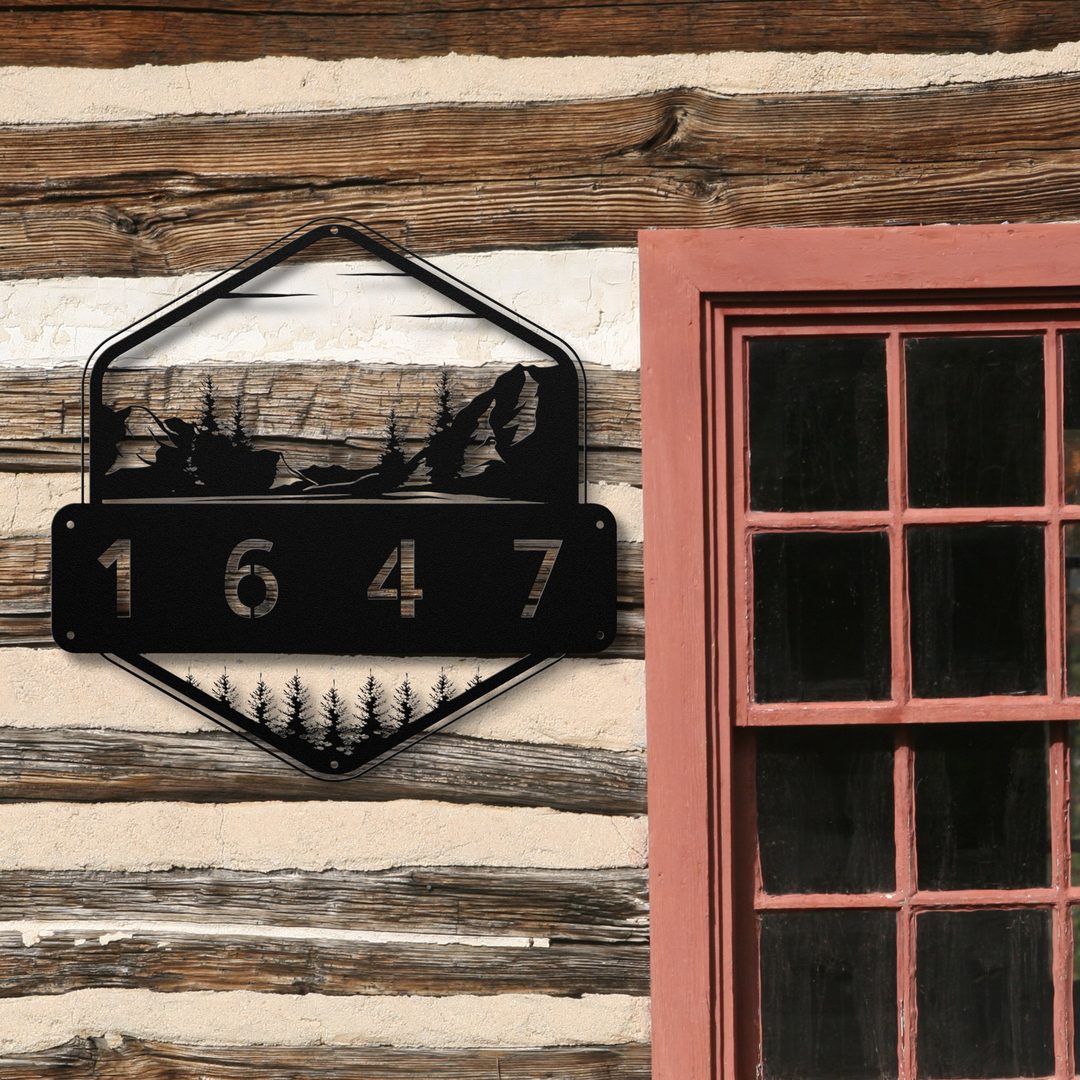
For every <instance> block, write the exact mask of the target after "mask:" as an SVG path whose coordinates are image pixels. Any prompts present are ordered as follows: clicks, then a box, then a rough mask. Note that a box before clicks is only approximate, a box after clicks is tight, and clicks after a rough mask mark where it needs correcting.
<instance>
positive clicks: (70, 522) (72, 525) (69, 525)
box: [67, 521, 75, 529]
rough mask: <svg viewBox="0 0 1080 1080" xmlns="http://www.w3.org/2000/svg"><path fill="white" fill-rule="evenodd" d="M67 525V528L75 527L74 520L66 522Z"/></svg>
mask: <svg viewBox="0 0 1080 1080" xmlns="http://www.w3.org/2000/svg"><path fill="white" fill-rule="evenodd" d="M67 527H68V528H69V529H74V528H75V522H74V521H69V522H68V523H67Z"/></svg>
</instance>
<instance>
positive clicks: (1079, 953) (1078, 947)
mask: <svg viewBox="0 0 1080 1080" xmlns="http://www.w3.org/2000/svg"><path fill="white" fill-rule="evenodd" d="M1072 926H1073V962H1072V972H1073V983H1072V1003H1073V1061H1074V1063H1075V1062H1078V1061H1080V1023H1078V1022H1077V1021H1078V1020H1080V909H1077V908H1072ZM1076 1071H1077V1066H1076V1065H1075V1064H1074V1065H1073V1072H1076Z"/></svg>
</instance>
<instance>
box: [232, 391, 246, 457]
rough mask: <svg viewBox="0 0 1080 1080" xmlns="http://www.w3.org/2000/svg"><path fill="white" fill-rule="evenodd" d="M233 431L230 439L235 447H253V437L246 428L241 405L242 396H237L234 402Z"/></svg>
mask: <svg viewBox="0 0 1080 1080" xmlns="http://www.w3.org/2000/svg"><path fill="white" fill-rule="evenodd" d="M231 423H232V431H231V432H229V438H230V439H231V440H232V444H233V446H251V436H250V435H249V434H248V433H247V428H245V427H244V408H243V406H242V405H241V404H240V395H239V394H237V395H236V400H235V401H234V402H233V410H232V417H231Z"/></svg>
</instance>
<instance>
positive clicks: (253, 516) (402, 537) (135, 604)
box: [52, 219, 617, 779]
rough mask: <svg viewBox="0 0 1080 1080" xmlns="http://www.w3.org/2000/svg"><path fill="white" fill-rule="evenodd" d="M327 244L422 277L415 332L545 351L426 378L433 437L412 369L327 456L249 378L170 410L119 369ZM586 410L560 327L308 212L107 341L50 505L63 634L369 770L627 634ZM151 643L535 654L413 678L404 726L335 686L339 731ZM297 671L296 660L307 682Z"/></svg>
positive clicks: (226, 712)
mask: <svg viewBox="0 0 1080 1080" xmlns="http://www.w3.org/2000/svg"><path fill="white" fill-rule="evenodd" d="M326 241H329V242H331V243H332V244H336V245H339V246H340V245H341V244H346V245H351V246H354V247H355V248H358V249H360V254H361V255H362V256H363V257H365V258H367V259H372V258H374V259H377V260H379V262H378V263H376V264H375V265H376V266H378V267H381V268H380V269H376V270H363V271H357V272H355V273H351V274H348V275H344V276H348V277H353V278H357V279H367V278H370V279H372V280H373V281H378V280H380V279H391V280H390V281H389V283H387V282H386V281H383V283H382V285H381V286H374V285H373V286H372V287H373V288H374V287H382V288H383V289H384V290H385V289H387V288H392V287H393V286H394V285H395V281H405V282H407V283H408V287H409V288H411V289H413V293H411V294H408V295H409V296H412V297H413V299H416V298H417V297H419V298H420V299H421V300H422V298H423V297H424V296H430V297H434V298H435V299H436V300H437V301H438V303H436V304H432V305H431V306H432V307H433V308H435V309H436V310H430V311H405V312H402V313H401V314H400V320H401V325H402V326H412V327H416V326H418V325H419V323H418V322H412V323H408V320H425V321H427V320H433V321H434V322H435V323H439V322H440V321H441V322H443V323H447V322H450V321H454V320H456V321H454V322H453V325H454V326H455V328H460V327H470V326H471V327H478V326H479V325H481V323H487V324H490V325H491V326H493V327H495V328H497V329H498V330H499V331H500V332H502V333H504V334H506V335H509V336H511V337H512V338H513V339H516V341H517V342H518V343H519V344H521V345H522V346H523V347H524V348H525V349H526V350H527V355H526V356H525V358H524V359H522V360H519V361H518V362H515V363H511V364H507V365H504V368H505V369H504V370H498V369H496V370H493V371H492V374H491V377H490V380H489V381H488V382H487V383H486V384H482V385H476V384H475V380H474V385H472V388H471V390H470V392H469V394H467V395H461V394H458V395H457V397H456V398H455V395H454V392H453V387H452V385H451V380H450V378H449V377H448V376H447V375H445V374H444V375H443V376H442V377H441V381H439V382H438V383H437V384H436V385H435V387H434V390H433V396H432V388H431V387H427V388H426V391H425V392H426V393H427V394H428V398H427V406H426V408H427V415H426V418H424V419H423V424H424V425H425V427H424V436H423V439H422V442H421V444H420V445H416V440H415V439H414V444H413V445H411V446H409V445H407V444H406V440H405V439H404V438H403V436H402V431H403V427H404V426H405V422H404V421H403V419H402V418H403V417H408V418H411V419H412V420H413V421H414V424H413V427H414V429H415V426H416V425H415V420H416V417H417V416H418V415H420V416H423V414H424V409H425V405H424V399H423V395H422V393H421V388H419V387H412V386H410V385H409V384H408V379H407V378H406V376H405V375H402V376H401V379H400V387H399V393H398V396H397V398H396V399H395V400H393V401H386V402H385V405H384V411H385V417H384V427H383V431H382V433H381V435H380V436H379V437H378V440H377V445H376V446H375V447H374V448H371V443H372V438H371V434H370V432H368V433H360V432H357V433H356V434H355V437H351V436H347V437H346V438H345V439H343V440H342V442H341V446H340V450H339V453H338V459H337V460H335V461H332V462H328V461H318V460H315V461H311V460H304V459H303V457H302V454H298V453H294V451H293V450H292V449H291V447H290V449H289V450H288V451H287V452H286V451H283V450H282V449H281V448H280V447H281V446H282V441H281V439H278V440H277V441H274V439H273V435H274V433H273V432H272V431H266V430H265V425H253V424H252V421H251V419H250V412H249V408H248V403H247V402H245V401H244V400H243V398H242V395H241V394H240V393H239V392H237V393H236V395H235V397H234V399H233V400H232V401H231V404H228V405H226V403H225V402H223V400H222V395H221V393H220V390H218V389H216V388H215V385H214V382H213V377H212V373H211V372H210V371H209V370H208V371H207V373H206V374H205V376H204V381H203V382H201V383H200V384H199V386H198V388H197V392H196V390H195V389H193V388H191V387H189V388H187V389H186V391H185V392H186V393H187V400H188V401H189V402H191V403H192V404H191V405H190V407H189V408H188V410H187V412H186V413H185V414H183V415H169V414H167V413H163V414H162V415H158V413H157V412H155V411H154V409H153V408H151V404H152V403H151V402H149V401H147V400H146V399H145V392H144V391H142V390H140V387H142V386H144V383H143V382H141V381H140V378H135V379H131V378H130V377H129V378H128V380H127V382H126V383H125V378H124V377H125V374H128V376H130V371H131V370H134V369H132V368H130V367H127V368H126V367H125V363H116V362H118V361H121V360H125V358H127V357H129V356H131V355H133V351H134V350H138V349H139V348H140V347H143V346H145V345H146V343H151V344H153V343H154V342H155V341H161V340H163V338H162V337H161V335H163V334H164V333H165V331H169V333H171V334H174V335H175V334H176V333H180V332H182V325H183V324H184V320H190V319H192V318H194V317H195V316H196V315H197V314H198V313H200V312H202V311H203V310H204V309H207V308H208V307H209V306H210V305H212V304H215V303H221V304H224V305H226V308H225V309H227V307H228V304H229V303H235V302H238V301H239V302H243V303H251V302H259V303H269V304H274V303H278V304H280V303H285V302H291V301H293V300H294V299H295V298H296V297H303V296H306V295H308V294H305V293H286V292H281V293H279V292H261V291H245V290H244V288H243V287H244V286H245V285H247V284H248V283H249V282H251V281H252V280H253V279H255V278H256V277H258V276H260V275H262V274H264V273H266V272H268V271H270V270H272V269H274V268H277V267H280V266H281V264H283V263H284V262H286V261H287V260H290V259H296V258H298V257H303V255H304V253H305V252H308V251H309V249H310V248H312V246H313V245H315V244H319V243H322V242H326ZM338 257H340V255H338ZM410 302H411V301H410ZM440 305H441V306H440ZM225 309H223V310H225ZM469 320H472V322H470V321H469ZM428 325H431V323H429V324H428ZM455 332H457V333H459V332H462V331H460V330H459V329H455ZM422 340H430V339H422ZM144 352H145V349H144ZM209 359H213V358H209ZM417 359H424V357H423V356H422V354H421V355H420V356H418V357H417ZM146 360H147V358H146V357H145V355H144V356H142V361H143V362H144V364H145V362H146ZM151 361H152V358H151ZM137 367H138V365H137V364H136V365H135V368H137ZM143 370H145V368H144V369H143ZM354 370H355V378H356V379H358V380H363V379H364V377H365V371H364V369H363V368H362V367H359V366H357V367H356V368H355V369H354ZM579 373H580V378H579ZM177 377H178V378H179V376H177ZM481 382H482V380H481ZM140 394H142V395H143V396H140ZM286 399H288V398H287V395H286ZM584 404H585V402H584V381H583V370H582V368H581V365H580V361H578V360H577V357H576V356H574V354H573V352H572V350H571V349H570V348H569V346H567V345H566V344H565V343H564V342H562V341H561V340H560V339H559V338H557V337H555V336H554V335H552V334H551V333H549V332H548V331H546V330H544V329H543V328H542V327H540V326H538V325H537V324H535V323H533V322H531V321H530V320H528V319H523V318H522V317H520V316H518V315H516V314H515V313H514V312H512V311H510V310H509V309H507V308H505V307H504V306H502V305H500V304H498V303H497V302H496V301H494V300H492V299H490V298H489V297H487V296H485V295H483V294H482V293H480V292H479V291H477V290H475V289H473V288H471V287H470V286H468V285H466V284H465V283H463V282H461V281H459V280H457V279H455V278H453V277H452V276H451V275H449V274H447V273H446V272H445V271H442V270H440V269H439V268H438V267H435V266H433V265H432V264H430V263H427V262H426V261H425V260H423V259H420V258H418V257H417V256H415V255H413V254H412V253H410V252H408V251H406V250H405V249H404V248H401V247H400V246H398V245H396V244H394V243H393V242H392V241H390V240H388V239H387V238H385V237H382V236H380V235H379V234H377V233H375V232H374V231H373V230H371V229H368V228H366V227H365V226H363V225H361V224H360V223H358V222H353V221H347V220H343V219H338V220H335V221H322V222H313V223H311V224H310V225H309V226H306V227H305V228H303V229H301V230H298V231H297V232H296V233H294V234H291V235H290V236H288V237H285V238H284V239H283V240H282V241H281V242H279V243H278V244H276V245H271V247H270V248H269V249H266V250H264V251H263V252H260V253H258V255H257V256H255V257H253V258H252V259H251V260H248V261H246V262H245V264H241V265H239V266H237V267H234V268H233V269H232V270H231V271H229V272H226V273H224V274H222V275H219V277H218V278H216V279H214V280H212V281H211V282H209V283H208V284H207V285H205V286H203V287H201V288H199V289H197V290H194V291H193V292H192V293H191V294H189V295H187V296H185V297H181V298H180V300H179V301H177V302H175V303H173V304H171V305H168V306H167V307H166V308H164V309H161V310H160V311H159V312H156V313H153V314H152V315H151V316H149V317H148V318H147V319H144V320H142V321H141V322H139V323H137V324H135V325H134V326H133V327H131V328H129V329H128V330H127V331H125V332H124V333H123V334H121V335H118V336H117V337H115V338H114V339H111V340H110V341H108V342H106V343H105V345H104V346H103V347H102V348H101V349H99V350H98V352H97V353H96V354H95V355H94V356H93V357H91V360H90V362H89V363H88V365H87V373H86V377H85V379H84V418H85V416H86V415H87V413H88V415H89V444H88V452H87V451H86V450H85V448H84V461H85V462H86V463H87V464H88V466H89V468H88V470H87V475H88V480H89V490H88V492H86V493H85V494H86V497H85V498H84V501H83V502H82V503H79V504H77V505H73V506H67V507H64V508H63V509H62V510H60V511H59V512H58V513H57V514H56V516H55V518H54V521H53V546H52V580H53V603H52V613H53V614H52V618H53V636H54V638H55V640H56V642H57V644H59V645H60V646H61V647H62V648H64V649H67V650H69V651H71V652H99V653H102V654H104V655H105V656H107V657H108V658H109V659H110V660H112V661H113V662H115V663H117V664H119V665H120V666H122V667H124V668H125V669H126V670H128V671H130V672H132V673H133V674H135V675H137V676H138V677H139V678H141V679H143V680H144V681H146V682H149V683H151V684H152V685H154V686H156V687H157V688H158V689H160V690H162V691H164V692H165V693H167V694H169V695H171V696H173V697H176V698H178V699H179V700H182V701H184V702H185V703H186V704H188V705H190V706H191V707H192V708H195V709H196V710H198V711H199V712H201V713H203V714H204V715H206V716H210V717H212V718H213V719H215V720H216V721H218V722H219V723H221V724H223V725H224V726H226V727H228V728H230V729H232V730H234V731H237V732H239V733H241V734H243V735H244V736H245V737H246V738H248V739H249V740H250V741H252V742H254V743H256V744H257V745H259V746H262V747H263V748H264V749H267V750H269V751H270V752H271V753H274V754H276V755H278V756H280V757H282V758H284V759H285V760H286V761H289V762H290V763H291V764H293V765H295V766H296V767H298V768H301V769H303V770H304V771H306V772H308V773H310V774H312V775H315V776H319V777H322V778H325V779H344V778H346V777H348V776H353V775H357V774H358V773H360V772H363V771H365V770H366V769H367V768H370V767H372V766H373V765H374V764H376V763H378V762H379V761H382V760H385V759H386V758H387V757H389V756H391V755H392V754H394V753H397V752H399V751H400V750H401V749H403V748H405V747H407V746H408V745H411V744H412V743H413V742H415V741H416V740H417V739H418V738H422V737H423V736H424V735H425V734H428V733H430V732H431V731H433V730H436V729H437V728H438V727H441V726H444V725H445V724H446V723H449V722H451V721H452V720H453V719H455V718H457V717H458V716H460V715H463V714H464V713H465V712H468V711H470V710H471V709H473V708H476V707H477V706H478V705H480V704H482V703H483V702H484V701H486V700H489V699H490V698H491V697H492V696H494V695H496V694H498V693H501V692H503V691H504V690H505V689H507V688H508V687H509V686H511V685H514V684H515V683H516V682H519V681H521V680H522V679H523V678H527V677H529V676H530V675H531V674H533V673H535V672H536V671H539V670H542V669H543V668H544V667H547V666H550V664H551V663H553V662H554V661H555V660H556V659H557V658H558V657H559V656H561V655H563V654H565V653H576V654H589V653H596V652H599V651H601V650H603V649H604V648H606V647H607V646H608V645H610V643H611V641H612V639H613V638H614V636H615V633H616V592H617V586H616V550H617V535H616V525H615V520H614V518H613V517H612V515H611V514H610V513H609V511H608V510H607V509H605V508H604V507H602V506H593V505H588V504H585V503H582V502H580V501H579V491H581V490H583V489H584V481H585V479H586V471H585V455H584V448H585V445H586V444H585V440H584V438H583V435H582V432H583V430H584V427H585V420H586V414H585V408H584ZM158 408H160V406H158ZM265 411H266V412H267V413H271V412H273V411H274V410H273V409H266V410H265ZM279 411H280V410H279ZM261 415H262V413H260V416H261ZM260 426H261V427H262V428H263V430H259V428H260ZM286 442H287V440H286ZM365 446H366V447H368V449H362V447H365ZM275 447H276V448H275ZM357 447H361V449H357ZM579 457H580V459H581V462H580V468H579ZM146 653H169V654H176V653H188V654H192V653H215V654H230V653H232V654H236V653H295V654H331V655H357V654H368V655H371V654H375V655H402V656H404V655H428V656H430V655H436V656H445V655H457V656H461V655H466V656H513V655H518V654H525V655H524V657H523V659H521V660H517V661H514V662H513V663H511V664H509V665H508V666H507V667H505V668H504V669H503V670H502V671H500V672H498V673H497V674H495V675H493V676H489V677H488V678H486V679H480V678H477V679H475V680H472V681H471V682H470V685H469V686H468V687H467V688H466V690H465V691H464V692H463V693H461V694H456V695H451V694H449V693H442V692H441V691H440V690H439V689H438V688H436V691H435V692H434V693H433V694H432V696H431V699H430V700H431V705H430V707H427V711H426V712H425V711H424V707H421V706H419V705H417V706H416V707H414V706H413V705H411V704H409V702H410V701H411V700H412V699H411V698H409V697H408V694H406V696H405V698H404V699H403V700H405V702H406V704H405V706H404V707H403V709H402V710H399V715H398V717H397V720H396V721H395V722H393V723H391V722H389V721H386V722H383V721H382V720H380V719H379V715H377V712H378V711H377V709H375V706H373V705H371V702H372V701H374V700H375V698H376V697H378V694H377V693H376V692H375V691H374V690H373V689H372V690H371V692H370V693H369V694H368V696H367V698H366V699H365V700H367V701H368V706H367V713H368V715H367V716H366V720H363V718H360V719H358V718H357V717H355V716H354V717H350V715H349V706H348V705H347V704H345V703H343V702H342V701H340V700H339V698H338V697H337V691H336V690H332V691H331V692H329V695H328V696H327V697H326V698H325V699H324V705H323V712H324V714H325V717H326V720H325V723H322V725H321V726H319V725H315V726H310V725H309V726H308V727H305V723H306V720H305V717H307V715H308V714H307V713H305V712H304V709H303V708H301V707H300V706H299V705H297V704H296V701H294V706H295V707H294V708H293V713H294V714H295V715H294V720H295V722H294V723H292V724H291V726H290V725H289V724H288V723H285V722H284V721H281V722H277V723H275V722H271V720H269V719H268V717H269V713H268V712H267V710H266V709H265V708H263V707H262V705H260V704H259V700H256V698H255V697H253V699H252V700H253V702H254V704H253V705H250V706H247V705H244V707H241V706H242V704H244V703H240V702H238V701H237V700H236V695H235V694H233V693H232V692H231V690H230V688H229V683H228V680H227V678H226V679H225V681H224V683H222V684H221V687H220V688H219V691H218V692H217V693H207V692H206V691H205V690H202V689H200V688H199V687H198V685H197V684H195V683H194V682H193V680H191V679H184V678H182V677H181V676H179V675H178V674H177V673H175V672H170V671H167V670H165V669H164V668H163V667H161V666H160V665H159V664H157V663H156V662H154V661H152V660H150V659H148V658H147V657H146V656H145V655H144V654H146ZM300 685H301V678H300V674H299V671H298V672H297V676H296V687H297V690H296V694H297V695H298V694H299V689H298V688H299V687H300ZM399 689H400V688H399ZM406 689H408V688H406ZM260 692H261V691H260ZM409 692H410V693H411V691H409ZM305 693H306V691H305ZM294 696H295V695H294ZM267 700H268V699H267ZM297 700H299V699H298V698H297ZM327 702H329V704H327ZM383 719H384V720H385V718H383ZM279 720H280V718H279ZM361 720H363V722H361ZM365 723H366V727H365V726H364V724H365ZM350 725H351V726H350ZM328 732H329V734H328Z"/></svg>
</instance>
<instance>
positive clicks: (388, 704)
mask: <svg viewBox="0 0 1080 1080" xmlns="http://www.w3.org/2000/svg"><path fill="white" fill-rule="evenodd" d="M187 681H188V682H189V683H190V684H191V685H192V686H195V687H198V685H199V683H198V681H197V680H196V679H195V678H194V677H193V676H192V674H191V672H190V671H189V672H188V675H187ZM479 682H480V671H479V669H477V671H476V674H475V675H473V676H472V678H470V679H469V682H468V685H469V687H470V688H472V687H474V686H476V685H477V684H478V683H479ZM210 693H211V695H212V696H213V697H214V698H216V699H217V700H218V701H219V702H221V704H222V705H225V706H227V707H228V708H230V709H236V710H237V711H242V710H243V706H242V703H241V701H240V691H239V688H238V687H237V686H236V684H235V683H234V682H233V680H232V678H231V677H230V676H229V671H228V668H225V669H223V670H222V673H221V675H220V676H219V677H218V678H217V679H216V680H215V682H214V685H213V688H212V689H211V691H210ZM454 693H455V691H454V684H453V683H452V682H451V680H450V677H449V676H448V675H447V674H446V671H445V669H442V668H440V669H439V675H438V678H436V680H435V682H434V684H433V685H432V687H431V690H430V692H429V694H428V700H429V702H430V704H429V706H428V707H426V708H425V706H424V702H423V701H422V699H421V698H420V695H419V694H418V693H417V691H416V689H415V687H414V686H413V684H412V681H411V680H410V679H409V676H408V673H406V674H405V677H404V678H403V679H402V680H401V682H399V683H398V684H397V686H395V687H394V690H393V692H392V694H391V695H390V699H389V701H387V700H386V694H385V691H384V689H383V685H382V683H381V682H380V681H379V680H378V679H377V678H376V677H375V674H374V673H373V672H372V671H368V675H367V678H366V679H365V680H364V681H363V682H362V683H361V684H360V687H359V690H358V692H357V695H356V698H355V700H353V701H350V700H348V699H347V698H346V697H345V696H344V695H343V694H342V692H341V691H340V690H338V688H337V683H336V682H335V683H332V684H331V686H330V689H329V690H327V691H326V693H325V694H323V696H322V699H321V700H320V701H319V703H318V705H317V706H316V705H314V704H313V703H312V699H311V691H310V690H309V689H308V687H307V686H306V685H305V684H304V681H303V680H302V679H301V677H300V672H299V670H297V671H296V672H295V673H294V674H293V675H292V676H290V678H289V679H288V681H287V682H286V683H285V686H284V688H283V689H282V692H281V702H280V704H279V702H278V699H277V696H276V695H275V694H274V691H273V690H272V689H271V687H270V686H269V684H268V683H267V682H266V680H265V679H264V678H263V676H262V673H261V672H260V674H259V679H258V682H257V683H256V684H255V689H254V690H252V691H251V693H250V694H249V695H248V699H247V703H246V712H247V714H248V715H249V716H250V717H251V718H252V719H253V720H256V721H258V722H259V723H260V724H264V725H265V726H266V727H267V728H268V729H269V730H270V731H272V732H273V733H274V734H275V735H278V736H280V737H282V738H289V737H293V738H298V739H302V740H303V741H304V742H309V743H311V744H312V746H314V747H315V748H316V749H317V750H329V751H333V752H334V753H341V754H346V755H348V754H351V753H352V752H353V751H354V750H355V749H356V747H357V745H358V744H359V743H361V742H362V741H363V740H365V739H370V738H383V739H385V738H388V737H389V736H390V735H392V734H393V733H394V732H395V731H397V730H398V728H400V727H403V726H404V725H406V724H409V723H411V722H412V721H414V720H416V719H418V718H419V717H421V716H423V715H424V714H425V713H427V712H429V711H432V710H435V709H438V708H440V707H441V706H443V705H445V704H446V703H447V702H448V701H450V699H451V698H453V696H454Z"/></svg>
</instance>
